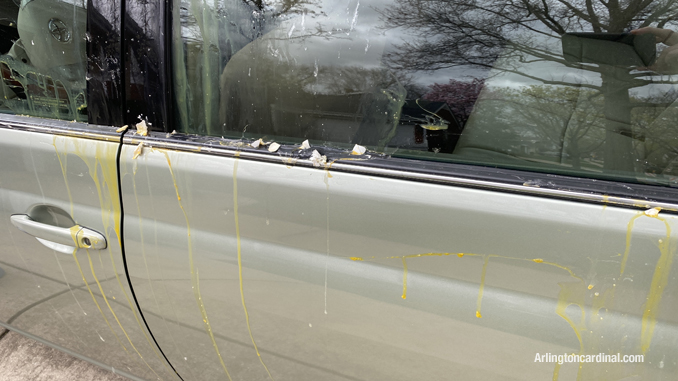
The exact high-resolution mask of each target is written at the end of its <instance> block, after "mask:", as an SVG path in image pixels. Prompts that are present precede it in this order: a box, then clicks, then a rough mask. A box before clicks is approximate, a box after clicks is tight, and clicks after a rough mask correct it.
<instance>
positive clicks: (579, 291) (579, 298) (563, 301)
mask: <svg viewBox="0 0 678 381" xmlns="http://www.w3.org/2000/svg"><path fill="white" fill-rule="evenodd" d="M559 286H560V293H559V294H558V304H557V305H556V314H558V316H560V317H561V318H562V319H563V320H565V321H566V322H567V324H569V326H570V327H571V328H572V330H573V331H574V334H575V335H576V336H577V341H579V354H580V355H581V354H584V340H583V339H582V336H581V333H582V332H585V331H587V329H586V311H585V310H584V305H585V293H584V290H586V289H587V287H585V282H584V281H583V279H581V278H579V282H575V283H559ZM571 305H575V306H577V307H579V309H580V311H581V317H580V320H579V323H578V324H577V323H575V322H574V321H572V319H570V317H569V316H567V311H566V310H567V307H569V306H571ZM582 366H583V363H581V362H580V363H579V370H578V371H577V380H580V379H581V372H582ZM557 376H558V373H557V372H555V371H554V380H557Z"/></svg>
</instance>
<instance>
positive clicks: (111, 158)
mask: <svg viewBox="0 0 678 381" xmlns="http://www.w3.org/2000/svg"><path fill="white" fill-rule="evenodd" d="M76 147H77V145H76ZM117 150H118V147H117V146H116V145H107V146H105V147H104V146H102V145H101V144H98V145H97V146H96V154H95V157H94V163H93V164H91V163H89V161H88V160H86V159H88V157H87V156H84V155H83V156H81V158H82V159H83V160H84V161H85V163H86V164H87V167H88V168H89V174H90V177H92V180H94V184H95V185H96V188H97V194H98V195H99V203H100V204H101V210H102V213H101V219H102V223H103V226H104V234H105V235H106V240H107V241H108V242H109V245H108V254H109V256H110V258H111V268H112V269H113V274H114V275H115V279H116V280H117V282H118V285H119V286H120V291H122V294H123V295H124V296H125V299H126V300H127V304H128V305H129V308H130V310H131V311H132V314H133V315H134V319H135V320H136V322H137V325H138V326H139V329H140V330H141V332H142V333H143V335H144V337H145V338H146V342H147V343H148V345H149V346H150V347H151V350H152V351H153V353H154V354H155V356H156V357H157V358H158V360H160V362H161V363H162V364H164V366H165V368H167V369H168V370H170V371H171V369H170V368H169V365H168V364H167V362H166V361H163V359H161V358H160V354H159V353H158V351H157V349H156V347H155V345H153V343H151V339H150V338H149V337H148V334H147V333H146V329H145V328H144V327H143V326H142V325H141V321H140V320H139V316H138V315H137V311H136V309H135V306H134V305H132V301H131V300H130V298H129V295H127V291H126V290H125V287H124V286H123V285H122V281H121V280H120V276H119V274H118V269H117V268H116V265H115V259H114V258H113V249H112V247H111V245H110V234H109V233H108V231H109V230H108V228H109V226H110V225H109V224H110V217H111V211H112V213H113V230H114V231H115V235H116V238H117V239H118V245H119V246H120V247H122V235H121V234H120V221H121V216H120V215H121V212H120V203H119V200H120V194H119V192H118V172H117V162H116V156H117ZM102 157H103V158H102ZM99 166H101V173H102V175H103V179H102V180H103V181H101V180H99V171H98V167H99ZM104 185H106V189H107V190H108V202H106V200H105V198H104V190H103V188H104ZM88 256H89V254H88ZM101 293H102V295H104V294H103V290H102V291H101ZM104 300H106V304H107V305H108V300H107V299H106V296H105V295H104ZM109 309H110V310H111V313H112V314H113V316H114V317H115V320H116V321H117V322H118V325H119V326H120V329H122V331H123V333H124V334H125V337H127V340H128V341H129V343H130V345H131V346H132V348H134V350H135V351H136V352H137V354H138V355H139V357H141V358H142V359H143V356H141V353H140V352H139V351H138V350H137V348H136V347H135V346H134V344H133V343H132V340H131V339H130V337H129V335H128V334H127V332H126V331H125V329H124V328H123V327H122V324H120V321H119V320H118V317H117V316H116V315H115V312H113V309H112V308H111V307H110V305H109ZM144 363H146V361H145V360H144ZM146 365H147V366H148V367H149V369H151V371H152V372H153V373H154V374H156V373H155V370H153V369H152V368H151V366H150V365H148V363H146ZM156 376H157V374H156ZM158 377H159V376H158Z"/></svg>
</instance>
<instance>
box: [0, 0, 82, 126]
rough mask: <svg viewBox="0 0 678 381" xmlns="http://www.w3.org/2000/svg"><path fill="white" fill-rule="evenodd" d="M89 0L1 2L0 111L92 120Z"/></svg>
mask: <svg viewBox="0 0 678 381" xmlns="http://www.w3.org/2000/svg"><path fill="white" fill-rule="evenodd" d="M86 20H87V18H86V13H85V1H84V0H69V1H60V0H22V1H21V2H19V1H18V0H0V75H1V80H0V113H12V114H22V115H31V116H40V117H46V118H56V119H66V120H77V121H82V122H86V121H87V104H86V100H85V88H86V82H85V64H86V62H85V27H86Z"/></svg>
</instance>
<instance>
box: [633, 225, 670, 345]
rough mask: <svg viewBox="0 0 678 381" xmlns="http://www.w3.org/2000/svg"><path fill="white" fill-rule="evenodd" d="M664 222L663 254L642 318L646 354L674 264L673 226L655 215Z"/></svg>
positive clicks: (656, 269) (659, 260) (641, 334)
mask: <svg viewBox="0 0 678 381" xmlns="http://www.w3.org/2000/svg"><path fill="white" fill-rule="evenodd" d="M654 218H657V219H658V220H660V221H662V222H664V225H665V226H666V239H664V240H661V241H660V243H659V251H660V252H661V255H660V257H659V259H658V260H657V265H656V266H655V270H654V275H653V276H652V283H651V284H650V290H649V291H648V294H647V302H646V303H645V311H644V312H643V318H642V320H641V331H640V351H641V353H642V354H645V353H646V352H647V350H648V349H649V348H650V344H651V343H652V336H653V334H654V328H655V325H656V324H657V312H658V310H659V303H660V302H661V299H662V294H663V292H664V287H666V284H667V283H668V280H669V274H670V272H671V266H672V265H673V254H674V253H673V252H672V250H671V227H670V226H669V223H668V221H666V220H665V219H663V218H661V217H654Z"/></svg>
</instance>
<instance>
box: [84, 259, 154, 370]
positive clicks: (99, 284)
mask: <svg viewBox="0 0 678 381" xmlns="http://www.w3.org/2000/svg"><path fill="white" fill-rule="evenodd" d="M85 251H86V252H87V259H88V260H89V268H90V270H91V271H92V276H93V277H94V281H95V282H97V286H98V287H99V292H101V296H102V297H103V298H104V302H106V305H107V306H108V309H109V310H111V313H112V314H113V317H114V318H115V321H116V322H117V323H118V325H119V326H120V327H122V324H120V320H118V317H117V316H116V315H115V313H114V312H113V308H112V307H111V305H110V304H109V303H108V298H107V297H106V294H105V293H104V289H103V287H101V283H99V279H98V278H97V275H96V273H95V272H94V264H92V257H91V256H90V254H89V250H85ZM122 333H124V334H125V337H126V338H127V341H129V344H130V345H131V346H132V348H133V349H134V351H136V352H137V354H138V355H139V358H140V359H141V361H143V362H144V364H146V366H147V367H148V369H150V370H151V372H153V374H155V376H156V377H158V378H160V376H159V375H158V374H157V373H156V372H155V370H153V368H152V367H151V366H150V365H148V363H147V362H146V360H145V359H144V357H143V356H141V353H140V352H139V350H138V349H137V348H136V347H135V346H134V343H132V340H131V339H130V338H129V336H128V335H127V332H125V330H124V329H123V330H122ZM116 337H117V336H116Z"/></svg>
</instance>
